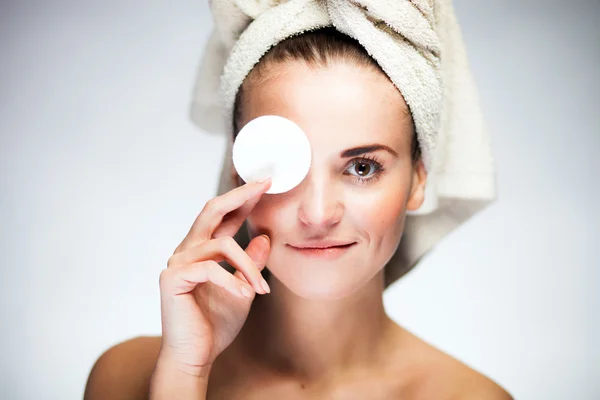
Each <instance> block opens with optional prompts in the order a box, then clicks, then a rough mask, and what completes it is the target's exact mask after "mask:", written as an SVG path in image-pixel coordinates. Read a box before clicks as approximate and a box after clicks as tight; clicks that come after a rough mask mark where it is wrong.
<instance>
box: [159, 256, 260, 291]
mask: <svg viewBox="0 0 600 400" xmlns="http://www.w3.org/2000/svg"><path fill="white" fill-rule="evenodd" d="M206 282H212V283H214V284H215V285H217V286H220V287H222V288H224V289H226V290H227V291H229V292H230V293H231V294H233V295H235V296H238V297H252V296H253V293H252V289H251V288H250V286H249V285H248V284H247V283H246V282H244V281H242V280H240V279H238V278H236V277H235V276H233V275H232V274H230V273H229V272H228V271H226V270H225V269H224V268H223V267H221V266H220V265H219V264H217V263H216V262H214V261H211V260H209V261H201V262H197V263H194V264H189V265H185V266H183V267H181V268H167V269H165V270H163V271H162V272H161V274H160V290H161V293H163V294H168V295H172V296H176V295H181V294H185V293H190V292H191V291H192V290H194V288H195V287H196V286H197V285H199V284H202V283H206Z"/></svg>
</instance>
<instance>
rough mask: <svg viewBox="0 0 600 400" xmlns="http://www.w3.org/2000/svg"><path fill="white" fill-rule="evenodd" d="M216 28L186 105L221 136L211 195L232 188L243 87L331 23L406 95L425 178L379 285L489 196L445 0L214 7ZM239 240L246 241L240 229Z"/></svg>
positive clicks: (487, 152)
mask: <svg viewBox="0 0 600 400" xmlns="http://www.w3.org/2000/svg"><path fill="white" fill-rule="evenodd" d="M209 3H210V7H211V11H212V15H213V20H214V30H213V32H212V34H211V36H210V38H209V40H208V43H207V46H206V49H205V52H204V54H203V57H202V61H201V63H200V68H199V70H198V75H197V79H196V84H195V88H194V96H193V102H192V107H191V118H192V120H193V121H194V122H195V123H196V124H197V125H198V127H200V128H201V129H202V130H204V131H208V132H214V133H225V134H227V135H228V141H227V148H226V152H225V159H224V164H223V168H222V170H221V177H220V183H219V188H218V193H219V194H221V193H224V192H226V191H228V190H230V189H231V188H232V186H231V184H232V182H231V179H230V176H231V174H230V172H231V167H232V164H231V146H232V144H233V107H234V102H235V96H236V94H237V91H238V90H239V88H240V86H241V84H242V82H243V81H244V79H245V77H246V76H247V75H248V73H249V72H250V71H251V70H252V68H253V67H254V65H256V64H257V63H258V61H259V60H260V58H261V57H262V56H263V55H264V54H265V53H266V52H267V51H268V50H269V49H270V48H271V47H273V46H274V45H276V44H277V43H279V42H280V41H282V40H284V39H286V38H288V37H290V36H293V35H296V34H299V33H302V32H306V31H310V30H315V29H318V28H323V27H329V26H333V27H334V28H335V29H337V30H338V31H340V32H342V33H344V34H346V35H348V36H350V37H352V38H354V39H356V40H357V41H358V42H359V43H360V44H361V45H362V46H363V47H364V48H365V49H366V50H367V52H368V53H369V54H370V55H371V57H373V59H375V61H377V63H378V64H379V65H380V67H381V68H382V70H383V71H384V72H385V73H386V74H387V75H388V77H389V78H390V80H391V81H392V82H393V83H394V85H395V86H396V87H397V88H398V90H399V91H400V92H401V94H402V96H403V97H404V99H405V101H406V103H407V105H408V107H409V109H410V111H411V114H412V117H413V120H414V123H415V128H416V133H417V138H418V141H419V146H420V147H421V153H422V157H423V161H424V164H425V168H426V170H427V173H428V179H427V185H426V189H425V202H424V204H423V206H422V207H421V208H420V209H419V210H417V211H416V212H410V213H409V215H408V216H407V219H406V223H405V229H404V234H403V237H402V240H401V242H400V245H399V247H398V249H397V251H396V253H395V254H394V256H393V257H392V259H391V260H390V262H389V263H388V265H387V266H386V271H385V277H386V286H388V285H389V284H391V283H392V282H393V281H395V280H396V279H398V278H399V277H400V276H402V275H404V274H405V273H406V272H407V271H408V270H410V269H411V268H412V267H413V266H414V265H415V264H416V263H417V262H418V261H419V260H420V259H421V258H422V257H423V256H424V255H425V254H426V253H427V252H428V251H430V250H431V249H432V248H433V247H434V246H435V244H436V243H438V242H439V241H440V240H441V239H442V238H443V237H444V236H445V235H447V234H448V233H449V232H450V231H452V230H453V229H455V228H456V227H458V226H459V225H461V224H462V223H464V222H465V221H466V220H468V219H469V218H470V217H471V216H473V215H474V214H475V213H477V212H478V211H480V210H481V209H483V208H485V207H486V206H488V205H489V204H491V203H492V202H493V201H494V199H495V198H496V181H495V171H494V161H493V157H492V153H491V145H490V139H489V135H488V134H487V131H486V126H485V123H484V119H483V116H482V112H481V108H480V104H479V100H478V94H477V89H476V86H475V83H474V80H473V77H472V75H471V72H470V68H469V63H468V58H467V54H466V50H465V46H464V42H463V40H462V37H461V33H460V28H459V25H458V23H457V20H456V16H455V14H454V10H453V7H452V3H451V1H450V0H287V1H286V0H212V1H210V2H209ZM236 240H238V242H240V244H241V245H245V244H246V243H247V241H248V237H247V232H246V229H241V230H240V232H239V233H238V235H236Z"/></svg>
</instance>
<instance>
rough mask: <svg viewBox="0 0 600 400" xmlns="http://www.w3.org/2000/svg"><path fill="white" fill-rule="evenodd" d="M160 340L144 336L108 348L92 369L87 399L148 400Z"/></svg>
mask: <svg viewBox="0 0 600 400" xmlns="http://www.w3.org/2000/svg"><path fill="white" fill-rule="evenodd" d="M160 343H161V338H160V336H141V337H137V338H133V339H129V340H126V341H124V342H122V343H119V344H117V345H115V346H113V347H111V348H109V349H108V350H106V351H105V352H104V353H103V354H102V355H101V356H100V357H99V358H98V360H97V361H96V363H95V364H94V366H93V368H92V370H91V372H90V375H89V377H88V381H87V384H86V387H85V394H84V399H85V400H99V399H114V400H119V399H131V400H135V399H148V395H149V389H148V386H149V383H150V378H151V376H152V372H153V371H154V366H155V365H156V360H157V358H158V353H159V351H160Z"/></svg>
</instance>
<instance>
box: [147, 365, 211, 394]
mask: <svg viewBox="0 0 600 400" xmlns="http://www.w3.org/2000/svg"><path fill="white" fill-rule="evenodd" d="M209 374H210V368H208V367H207V368H204V369H201V370H198V371H194V373H189V372H186V371H183V370H181V369H180V368H177V367H175V366H174V365H172V364H170V363H169V362H167V361H166V360H161V359H160V357H159V360H158V361H157V363H156V367H155V368H154V372H153V374H152V379H151V380H150V400H167V399H181V400H188V399H189V400H192V399H193V400H204V399H206V392H207V389H208V376H209Z"/></svg>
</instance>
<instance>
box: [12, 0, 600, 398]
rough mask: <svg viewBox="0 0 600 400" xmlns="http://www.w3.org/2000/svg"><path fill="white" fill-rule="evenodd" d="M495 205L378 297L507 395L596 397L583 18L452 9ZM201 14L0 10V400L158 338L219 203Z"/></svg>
mask: <svg viewBox="0 0 600 400" xmlns="http://www.w3.org/2000/svg"><path fill="white" fill-rule="evenodd" d="M455 7H456V12H457V15H458V18H459V21H460V23H461V24H462V28H463V32H464V37H465V40H466V42H467V46H468V49H469V56H470V59H471V62H472V68H473V72H474V74H475V78H476V80H477V82H478V85H479V89H480V93H481V98H482V102H483V108H484V110H485V113H486V116H487V119H488V123H489V126H490V129H491V132H492V135H493V144H494V154H495V157H496V161H497V165H498V176H499V182H498V188H499V193H500V196H499V199H498V202H497V203H496V204H495V205H494V206H492V207H490V208H488V209H487V210H485V211H484V212H482V213H481V214H479V215H478V216H476V217H475V218H474V219H473V220H471V221H470V222H469V223H467V224H466V225H464V226H462V227H461V228H459V229H458V230H457V231H455V232H453V233H452V234H451V235H450V236H449V237H448V238H447V239H446V240H445V241H444V242H443V243H441V244H440V245H439V246H438V247H437V248H436V249H435V250H434V251H433V252H432V253H431V254H430V255H429V256H427V257H426V259H425V260H424V261H423V263H422V264H421V265H420V266H419V267H418V268H417V269H415V270H414V271H413V272H412V273H410V274H409V275H407V276H406V277H405V278H404V279H403V280H401V281H400V282H398V283H397V284H395V285H394V286H393V287H392V288H391V289H390V290H389V291H388V292H386V294H385V302H386V307H387V309H388V311H389V313H390V314H391V316H392V317H393V318H394V319H395V320H397V321H398V322H399V323H401V324H404V325H405V326H406V327H408V328H409V329H412V330H413V331H414V332H416V333H417V334H418V335H419V336H421V337H422V338H424V339H426V340H428V341H430V342H431V343H433V344H435V345H437V346H439V347H440V348H442V349H443V350H445V351H447V352H448V353H450V354H452V355H454V356H455V357H457V358H459V359H460V360H462V361H464V362H465V363H467V364H469V365H471V366H473V367H474V368H476V369H478V370H480V371H482V372H483V373H485V374H487V375H489V376H490V377H492V378H493V379H495V380H496V381H497V382H499V383H500V384H502V385H504V386H505V387H506V388H508V390H509V391H510V392H511V393H512V394H513V395H515V396H516V397H517V398H519V399H546V400H548V399H598V398H600V383H599V380H598V378H599V375H600V373H599V369H600V368H599V365H600V346H599V344H598V338H600V323H599V319H598V318H599V317H598V315H599V314H600V312H599V310H600V307H599V306H600V304H599V303H600V301H599V300H600V296H599V295H598V293H597V292H596V291H595V288H596V287H597V286H598V283H599V282H600V280H599V278H600V273H599V272H598V264H599V263H598V261H597V258H598V250H597V249H598V248H597V245H595V243H594V242H595V240H596V239H597V238H598V237H600V230H599V228H598V225H599V222H600V219H599V213H598V209H597V203H598V195H599V194H600V193H599V182H600V177H599V175H600V161H598V154H599V150H600V117H599V112H600V107H599V106H600V101H599V92H600V78H599V69H600V68H599V65H600V3H599V2H598V1H541V0H540V1H517V0H513V1H491V0H486V1H483V0H477V1H467V0H460V1H458V0H457V1H455ZM211 25H212V22H211V20H210V15H209V14H208V6H207V2H206V1H204V0H196V1H179V2H166V1H165V2H144V1H134V0H128V1H125V0H121V1H119V2H116V1H112V2H111V1H100V2H98V1H94V2H91V1H86V2H82V1H64V0H63V1H59V0H46V1H41V0H38V1H20V2H18V1H16V0H13V1H8V2H7V1H3V2H1V3H0V133H1V136H0V190H1V192H0V246H1V247H0V261H1V263H2V268H1V272H0V274H1V275H0V299H1V304H2V307H1V308H0V318H1V319H0V321H1V322H0V323H1V330H0V346H1V347H0V394H1V396H0V397H1V398H2V399H76V398H81V396H82V394H83V388H84V385H85V380H86V378H87V374H88V373H89V370H90V368H91V366H92V365H93V362H94V361H95V359H96V358H97V357H98V356H99V355H100V354H101V352H102V351H104V350H105V349H106V348H107V347H109V346H111V345H113V344H115V343H117V342H119V341H122V340H124V339H127V338H130V337H133V336H138V335H146V334H148V335H149V334H153V335H154V334H159V333H160V310H159V292H158V283H157V282H158V275H159V273H160V271H161V270H162V269H163V268H164V266H165V263H166V260H167V259H168V257H169V256H170V255H171V253H172V251H173V249H174V248H175V246H176V245H177V244H178V243H179V241H180V240H181V239H182V238H183V235H184V234H185V233H186V232H187V229H188V228H189V226H190V224H191V223H192V221H193V220H194V218H195V216H196V215H197V213H198V212H199V211H200V209H201V208H202V206H203V204H204V202H205V201H206V200H208V199H209V198H211V197H212V196H213V194H214V193H215V189H216V183H217V170H218V167H219V166H220V164H221V159H222V151H223V148H224V141H223V139H222V138H219V137H214V136H208V135H206V134H203V133H201V132H199V131H198V130H197V129H196V128H195V127H194V126H193V125H192V124H191V122H190V121H189V119H188V115H187V113H188V106H189V101H190V97H191V90H192V85H193V79H194V76H195V69H196V68H197V65H198V62H199V56H200V53H201V50H202V48H203V45H204V43H205V42H206V40H207V35H208V33H209V31H210V29H211Z"/></svg>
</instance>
